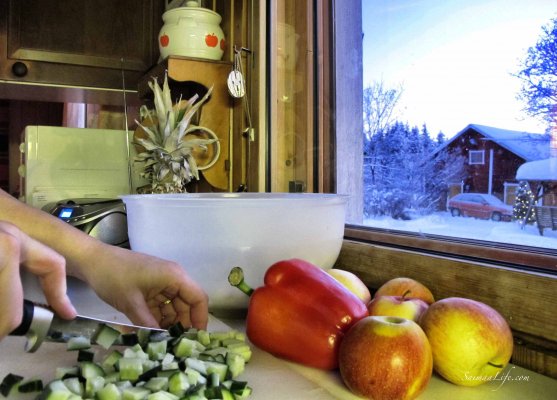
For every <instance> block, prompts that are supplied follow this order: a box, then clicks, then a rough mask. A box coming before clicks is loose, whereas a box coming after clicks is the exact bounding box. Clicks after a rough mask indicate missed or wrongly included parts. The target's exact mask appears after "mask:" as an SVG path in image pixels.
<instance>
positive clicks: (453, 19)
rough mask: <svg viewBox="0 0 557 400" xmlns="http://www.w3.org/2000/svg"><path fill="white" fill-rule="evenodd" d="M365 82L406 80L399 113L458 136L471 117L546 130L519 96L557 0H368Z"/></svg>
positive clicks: (494, 123)
mask: <svg viewBox="0 0 557 400" xmlns="http://www.w3.org/2000/svg"><path fill="white" fill-rule="evenodd" d="M362 4H363V8H362V17H363V30H364V39H363V46H364V54H363V64H364V67H363V74H364V87H365V86H368V85H369V84H370V83H371V82H373V81H378V80H383V82H384V84H385V85H387V86H388V87H397V86H398V85H402V87H403V88H404V92H403V95H402V98H401V101H400V103H399V108H398V110H399V113H398V115H399V117H400V118H399V119H400V120H402V121H407V122H409V123H410V125H412V126H414V125H417V126H421V125H422V124H423V123H424V122H425V123H426V124H427V126H428V129H429V131H430V133H432V134H433V135H435V134H436V133H437V132H439V131H440V130H441V131H443V132H444V133H445V134H446V135H447V136H448V137H451V136H453V135H454V134H456V133H457V132H458V131H460V130H461V129H463V128H464V127H465V126H466V125H468V124H469V123H476V124H484V125H490V126H495V127H498V128H504V129H514V130H525V131H530V132H543V130H544V128H545V127H544V125H542V124H541V123H539V122H538V121H537V120H534V119H531V118H528V117H527V116H526V115H525V114H524V113H523V112H522V111H521V109H522V107H523V104H522V103H520V102H519V101H518V100H516V95H517V93H518V91H519V88H520V82H519V80H518V79H517V78H515V77H513V76H511V73H516V72H518V71H519V65H520V64H519V62H520V61H521V60H523V59H524V57H525V55H526V51H527V49H528V47H531V46H533V45H535V43H536V41H537V40H538V38H539V36H540V34H541V32H542V30H541V28H542V26H543V25H547V24H548V23H549V22H550V20H551V19H552V18H555V17H557V1H556V0H517V1H508V0H467V1H463V0H363V1H362Z"/></svg>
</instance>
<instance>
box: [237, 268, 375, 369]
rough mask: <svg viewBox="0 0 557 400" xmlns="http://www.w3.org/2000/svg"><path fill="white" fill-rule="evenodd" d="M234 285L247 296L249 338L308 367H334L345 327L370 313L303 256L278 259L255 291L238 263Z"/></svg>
mask: <svg viewBox="0 0 557 400" xmlns="http://www.w3.org/2000/svg"><path fill="white" fill-rule="evenodd" d="M229 281H230V283H231V284H232V285H234V286H237V287H239V288H240V289H241V290H242V291H244V292H245V293H246V294H248V295H251V298H250V301H249V306H248V314H247V321H246V333H247V336H248V338H249V339H250V341H251V342H252V343H253V344H254V345H256V346H257V347H259V348H261V349H263V350H265V351H268V352H269V353H271V354H273V355H275V356H277V357H281V358H284V359H288V360H290V361H294V362H298V363H301V364H304V365H308V366H311V367H316V368H321V369H325V370H331V369H335V368H337V367H338V357H337V356H338V354H337V353H338V348H339V345H340V342H341V340H342V338H343V337H344V334H345V333H346V331H347V330H348V329H349V328H350V327H351V326H352V325H353V324H354V323H355V322H357V321H359V320H360V319H361V318H363V317H365V316H367V315H368V311H367V307H366V305H365V304H364V303H363V302H362V301H361V300H360V299H359V298H358V297H356V296H355V295H354V294H352V293H351V292H350V291H349V290H348V289H346V288H345V287H344V286H343V285H342V284H340V283H339V282H338V281H337V280H336V279H334V278H333V277H332V276H330V275H329V274H328V273H327V272H325V271H324V270H322V269H321V268H319V267H317V266H315V265H313V264H311V263H309V262H307V261H303V260H299V259H292V260H285V261H279V262H277V263H275V264H273V265H271V266H270V267H269V269H268V270H267V272H266V273H265V278H264V283H265V284H264V286H261V287H259V288H257V289H255V290H253V289H251V288H250V287H249V286H247V284H246V283H245V282H244V281H243V273H242V271H241V269H240V268H238V267H236V268H234V269H233V270H232V271H231V273H230V276H229Z"/></svg>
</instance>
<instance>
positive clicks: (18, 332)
mask: <svg viewBox="0 0 557 400" xmlns="http://www.w3.org/2000/svg"><path fill="white" fill-rule="evenodd" d="M34 312H35V304H33V302H32V301H30V300H24V301H23V318H22V319H21V324H19V326H18V327H17V328H15V329H14V330H13V331H12V332H11V333H10V335H12V336H23V335H25V334H27V332H29V328H30V327H31V322H33V314H34Z"/></svg>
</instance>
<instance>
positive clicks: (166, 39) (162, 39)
mask: <svg viewBox="0 0 557 400" xmlns="http://www.w3.org/2000/svg"><path fill="white" fill-rule="evenodd" d="M159 41H160V43H161V46H162V47H166V46H168V43H170V38H169V37H168V35H162V36H161V37H160V38H159Z"/></svg>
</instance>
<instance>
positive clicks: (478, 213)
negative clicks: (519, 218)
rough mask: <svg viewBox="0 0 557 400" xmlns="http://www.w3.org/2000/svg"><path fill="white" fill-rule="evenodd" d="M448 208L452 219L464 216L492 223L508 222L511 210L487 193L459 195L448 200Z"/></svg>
mask: <svg viewBox="0 0 557 400" xmlns="http://www.w3.org/2000/svg"><path fill="white" fill-rule="evenodd" d="M448 208H449V211H450V213H451V215H452V216H453V217H459V216H461V215H462V216H465V217H476V218H484V219H492V220H493V221H501V220H505V221H510V220H511V219H512V216H513V208H512V207H511V206H509V205H507V204H505V203H503V202H502V201H501V200H499V199H498V198H497V197H495V196H493V195H491V194H487V193H460V194H457V195H456V196H454V197H452V198H451V199H450V200H449V203H448Z"/></svg>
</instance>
